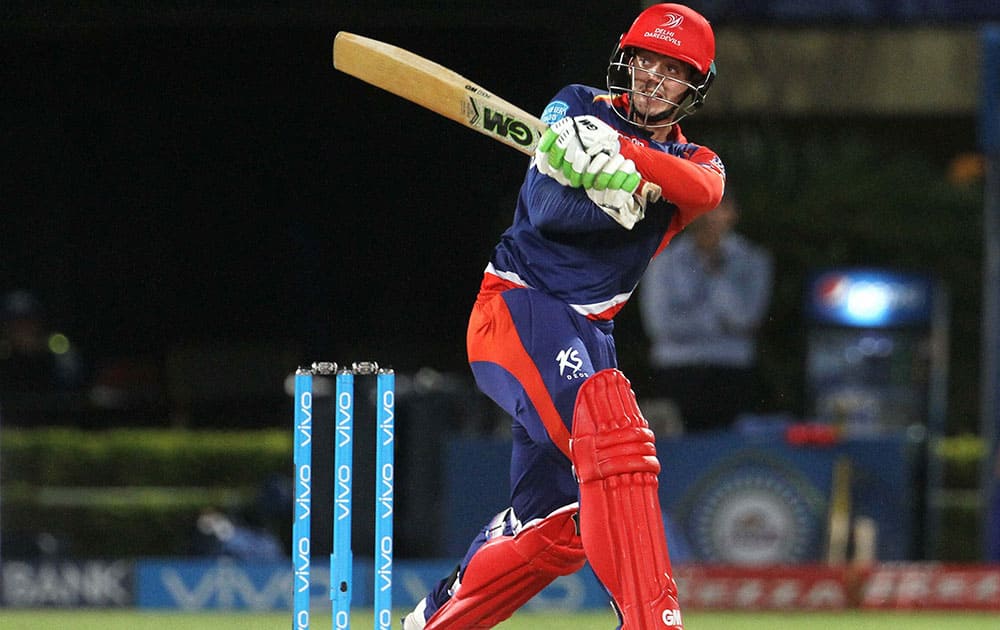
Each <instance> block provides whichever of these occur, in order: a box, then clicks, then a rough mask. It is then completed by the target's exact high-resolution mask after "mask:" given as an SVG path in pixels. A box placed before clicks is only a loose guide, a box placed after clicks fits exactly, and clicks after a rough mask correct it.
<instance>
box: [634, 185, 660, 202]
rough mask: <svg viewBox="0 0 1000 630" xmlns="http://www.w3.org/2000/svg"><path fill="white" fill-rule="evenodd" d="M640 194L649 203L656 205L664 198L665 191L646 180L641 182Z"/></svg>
mask: <svg viewBox="0 0 1000 630" xmlns="http://www.w3.org/2000/svg"><path fill="white" fill-rule="evenodd" d="M638 193H639V195H640V196H641V197H643V198H644V199H645V200H646V202H647V203H656V202H657V201H659V200H660V199H661V198H662V197H663V191H662V190H661V189H660V187H659V185H657V184H654V183H653V182H650V181H647V180H645V179H644V180H642V181H641V182H639V189H638Z"/></svg>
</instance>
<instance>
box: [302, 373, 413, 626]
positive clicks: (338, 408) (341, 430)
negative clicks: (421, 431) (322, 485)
mask: <svg viewBox="0 0 1000 630" xmlns="http://www.w3.org/2000/svg"><path fill="white" fill-rule="evenodd" d="M334 375H335V377H336V395H335V398H334V424H335V426H334V462H333V470H334V480H333V482H334V483H333V495H334V496H333V553H331V554H330V600H331V607H332V612H333V623H332V625H333V628H334V630H348V629H349V628H350V627H351V597H352V588H351V583H352V578H353V571H354V557H353V552H352V550H351V516H352V509H353V504H352V490H353V474H354V377H355V376H375V377H376V380H377V399H376V407H377V410H376V427H375V431H376V439H375V505H374V509H375V545H374V550H373V558H374V576H375V577H374V581H375V584H374V602H373V604H374V614H375V628H378V629H379V630H383V629H384V630H390V628H391V627H392V547H393V532H392V521H393V489H394V453H393V448H394V442H395V420H396V414H395V408H396V401H395V398H396V381H395V374H394V373H393V371H392V370H391V369H387V368H379V366H378V364H377V363H375V362H374V361H362V362H358V363H353V364H352V365H351V367H350V368H348V367H346V366H345V367H342V368H339V369H338V367H337V364H336V363H332V362H316V363H313V364H312V365H311V366H310V367H307V368H303V367H300V368H298V369H297V370H296V371H295V430H294V436H295V441H294V454H293V458H294V466H295V508H294V514H293V522H292V571H293V578H292V583H293V587H292V590H293V604H294V612H293V622H292V628H293V629H294V630H308V629H309V598H310V591H311V586H312V582H311V579H310V563H311V556H310V549H311V547H312V531H311V522H312V521H311V515H312V427H313V424H312V422H313V404H312V403H313V401H312V398H313V376H325V377H329V376H334Z"/></svg>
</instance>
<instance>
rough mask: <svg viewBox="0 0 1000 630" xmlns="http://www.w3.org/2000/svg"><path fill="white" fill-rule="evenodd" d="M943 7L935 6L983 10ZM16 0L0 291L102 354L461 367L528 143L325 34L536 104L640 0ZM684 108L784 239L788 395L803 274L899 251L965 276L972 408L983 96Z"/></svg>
mask: <svg viewBox="0 0 1000 630" xmlns="http://www.w3.org/2000/svg"><path fill="white" fill-rule="evenodd" d="M697 4H698V6H702V5H704V7H703V8H704V10H705V11H706V13H707V14H709V16H710V17H711V18H712V19H713V22H714V23H715V24H716V25H720V26H725V25H726V24H730V23H748V24H753V23H762V24H773V23H775V22H776V21H777V22H780V23H786V24H790V25H791V26H792V27H794V26H795V24H796V20H805V21H807V22H808V21H809V20H817V19H818V20H820V21H823V20H826V21H828V22H829V23H831V24H834V25H836V24H838V23H843V22H861V23H867V22H872V21H874V20H877V19H880V18H886V17H888V18H891V19H895V20H898V21H899V22H900V23H908V22H909V21H911V18H910V17H908V16H901V15H897V14H895V13H893V9H892V8H891V7H890V4H889V3H876V4H878V6H879V7H881V9H879V8H878V7H876V8H874V9H871V11H870V12H868V13H864V14H851V13H849V12H846V13H845V12H841V13H838V12H837V10H836V9H835V8H834V9H830V11H829V12H827V13H825V14H822V13H821V14H820V15H817V16H805V17H803V16H802V15H798V16H796V15H794V14H793V15H787V14H780V15H779V14H778V13H776V11H777V9H775V8H774V7H772V6H771V5H772V4H774V5H778V4H781V3H767V2H761V3H752V6H753V9H750V8H746V7H744V8H740V7H736V6H735V4H739V3H733V4H734V6H729V3H724V2H705V3H697ZM845 4H850V3H845ZM855 4H857V3H855ZM862 4H864V3H862ZM932 4H933V3H932ZM941 4H942V5H946V6H947V10H946V9H941V10H940V11H939V13H938V14H934V12H933V11H931V10H929V11H930V12H929V15H930V16H931V18H940V17H941V15H944V14H946V13H947V11H955V12H956V14H958V15H964V16H967V19H968V18H971V17H975V15H976V13H975V11H976V10H978V9H975V7H973V8H971V9H970V8H969V7H966V6H965V5H964V4H962V3H941ZM609 5H611V6H609ZM12 6H13V8H8V9H5V10H3V11H6V14H5V15H4V17H5V18H7V19H5V20H3V21H2V22H0V60H2V63H0V86H2V94H3V96H2V103H3V104H2V106H0V134H2V136H0V138H2V146H3V153H2V157H0V213H2V216H3V219H2V228H0V291H2V292H6V291H9V290H13V289H18V288H23V289H28V290H30V291H32V292H34V293H35V295H36V296H37V297H38V298H39V299H40V300H41V301H42V303H43V304H44V305H45V306H46V308H47V310H48V315H49V317H50V319H51V320H53V322H54V323H55V325H57V326H58V327H60V328H61V329H63V330H65V331H67V332H68V334H69V335H70V337H71V339H72V340H73V341H74V342H75V343H76V344H77V345H78V347H79V348H80V350H81V352H82V354H83V355H84V356H85V357H86V359H87V360H88V361H89V362H90V364H91V365H92V367H93V370H94V372H95V373H97V372H99V371H100V369H101V368H102V366H107V365H113V364H115V363H116V362H119V361H121V360H122V358H123V357H125V358H130V359H136V358H138V359H139V360H140V361H144V362H146V363H148V364H149V365H153V366H162V365H163V364H164V362H165V361H167V358H168V356H169V355H170V354H171V352H173V351H174V350H175V349H176V348H178V347H190V346H199V345H201V346H205V347H211V346H213V345H218V344H220V343H221V344H226V343H253V344H273V345H277V346H279V347H284V348H287V349H289V350H290V352H292V353H293V354H294V355H295V356H296V358H297V360H299V361H308V360H315V359H320V358H324V359H325V358H333V359H336V360H340V361H351V360H358V359H366V358H376V359H379V360H382V361H383V362H386V363H391V364H392V365H393V366H394V367H396V368H397V369H399V370H402V371H412V370H416V369H417V368H419V367H421V366H425V365H428V366H431V367H433V368H435V369H438V370H443V371H457V372H463V373H464V371H465V351H464V336H465V325H466V317H467V314H468V310H469V307H470V306H471V303H472V300H473V298H474V295H475V291H476V289H477V287H478V283H479V278H480V276H481V272H482V269H483V267H484V266H485V263H486V261H487V258H488V255H489V251H490V248H491V246H492V244H493V243H494V241H495V239H496V238H497V237H498V235H499V233H500V232H501V231H502V229H503V228H504V227H506V225H507V223H508V221H509V217H510V214H511V211H512V208H513V201H514V197H515V195H516V192H517V187H518V186H519V184H520V179H521V173H522V172H523V169H524V168H525V166H526V163H527V160H526V158H525V157H524V156H522V155H521V154H519V153H517V152H515V151H512V150H510V149H509V148H506V147H503V146H501V145H499V144H496V143H494V142H492V141H491V140H489V139H487V138H485V137H483V136H480V135H477V134H475V133H473V132H471V131H469V130H466V129H464V128H462V127H460V126H458V125H457V124H455V123H452V122H450V121H447V120H444V119H442V118H440V117H438V116H436V115H434V114H431V113H429V112H426V111H424V110H422V109H420V108H419V107H417V106H415V105H413V104H411V103H407V102H405V101H403V100H401V99H399V98H397V97H394V96H391V95H388V94H386V93H384V92H381V91H378V90H376V89H374V88H371V87H369V86H367V85H365V84H363V83H361V82H359V81H358V80H356V79H353V78H351V77H347V76H345V75H342V74H340V73H338V72H336V71H335V70H334V69H333V67H332V64H331V45H332V41H333V38H334V36H335V34H336V32H337V31H339V30H349V31H353V32H357V33H360V34H363V35H367V36H370V37H374V38H376V39H382V40H385V41H388V42H391V43H394V44H396V45H399V46H401V47H404V48H408V49H410V50H412V51H414V52H416V53H418V54H421V55H424V56H426V57H429V58H430V59H433V60H436V61H439V62H441V63H443V64H444V65H446V66H448V67H450V68H451V69H453V70H455V71H457V72H459V73H461V74H463V75H465V76H468V77H469V78H470V79H472V80H473V81H475V82H477V83H479V84H481V85H483V86H484V87H486V88H488V89H490V90H491V91H493V92H495V93H497V94H498V95H500V96H502V97H504V98H507V99H508V100H511V101H513V102H515V103H516V104H518V105H520V106H522V107H523V108H524V109H526V110H528V111H533V112H538V111H540V110H541V108H542V107H543V106H544V104H545V103H546V101H547V99H548V98H549V97H550V96H551V95H552V94H553V93H554V92H555V91H556V90H557V89H558V88H559V87H560V86H562V85H563V84H565V83H569V82H582V83H590V84H593V85H601V84H603V80H604V79H603V77H604V71H605V60H606V59H607V56H608V53H609V52H610V50H611V48H612V46H613V45H614V43H615V40H616V38H617V35H618V33H619V32H620V31H621V30H622V29H623V28H624V27H625V26H626V25H627V24H628V23H629V21H630V20H631V19H632V18H633V17H634V16H635V14H636V13H637V12H638V10H639V8H640V7H639V5H638V3H574V4H573V8H572V9H571V10H566V9H565V8H564V5H562V4H557V3H527V2H509V3H504V5H503V6H502V7H500V6H492V5H491V6H488V7H480V6H478V5H473V3H462V2H439V3H436V4H435V6H434V7H433V8H424V9H421V8H417V7H411V6H410V5H409V4H404V3H397V2H375V3H366V5H365V6H364V8H359V7H358V6H356V5H354V4H351V5H348V4H347V3H338V2H334V3H310V2H307V3H298V4H296V5H295V6H294V7H293V8H287V7H282V6H279V5H278V3H261V2H246V3H236V4H235V6H234V5H222V4H219V5H216V4H213V3H185V2H181V3H171V4H170V5H169V7H163V6H155V5H154V6H153V7H152V8H150V7H148V6H147V7H143V8H141V9H136V8H133V7H132V6H131V5H130V4H128V3H120V4H118V3H110V5H102V7H101V8H93V7H84V8H80V7H76V6H71V7H66V6H63V5H60V4H45V3H43V4H40V5H37V4H30V5H25V6H21V5H19V4H17V3H14V5H12ZM748 6H749V5H748ZM831 6H834V7H836V6H838V4H837V3H833V5H831ZM976 6H977V7H978V6H980V5H978V4H976ZM880 10H881V11H884V12H887V13H885V14H882V15H880V14H879V11H880ZM963 11H964V13H962V12H963ZM969 11H973V12H972V13H969ZM793 13H794V12H793ZM921 19H923V20H926V19H928V18H927V15H925V16H923V18H921ZM912 21H916V22H920V21H921V20H920V19H916V18H913V19H912ZM719 80H720V81H723V80H725V76H724V75H722V76H720V79H719ZM831 89H838V90H840V89H849V86H842V85H836V86H831ZM684 128H685V131H686V132H687V134H688V135H689V137H691V138H693V139H695V140H696V141H700V142H703V143H704V144H707V145H709V146H712V147H713V148H716V149H717V150H718V151H719V153H720V154H722V156H723V158H724V159H725V160H726V162H727V165H728V166H729V168H730V173H731V177H733V178H734V181H741V185H740V189H741V191H745V193H746V194H745V200H744V201H745V203H744V206H745V209H746V210H747V212H746V213H745V219H744V223H743V229H744V231H745V232H746V233H748V234H749V235H750V236H752V237H754V238H756V239H758V240H760V241H761V242H763V243H764V244H765V245H767V246H768V247H770V248H772V249H773V250H774V251H775V254H776V260H777V262H778V269H777V271H778V274H779V277H778V286H777V287H776V294H775V305H774V308H773V309H772V315H771V319H770V321H769V323H768V325H767V327H766V330H765V339H764V342H765V343H764V346H763V353H764V356H763V360H764V363H765V365H766V366H767V368H768V370H769V376H768V378H769V381H770V387H771V398H770V400H769V405H770V406H772V407H774V408H777V409H787V410H792V411H798V410H799V409H800V407H801V382H800V376H801V366H802V341H803V336H802V323H801V319H800V317H801V314H800V313H799V309H800V302H801V291H802V288H803V279H804V277H805V275H806V273H808V271H809V270H810V269H811V268H813V267H815V266H825V265H840V264H889V265H893V266H903V267H908V268H917V269H923V270H930V271H933V272H934V273H935V274H938V275H941V276H942V277H943V279H944V280H946V281H947V282H949V284H950V285H951V286H952V289H953V295H954V296H955V299H956V305H955V308H956V318H955V327H956V330H955V335H954V340H955V341H956V342H958V343H960V344H962V347H963V348H966V351H963V352H961V354H960V356H958V357H957V359H956V360H957V361H958V362H959V365H957V366H956V367H955V368H954V369H953V374H954V375H955V377H956V378H958V379H961V381H960V383H959V385H958V386H956V388H957V389H959V390H960V395H961V397H962V398H961V400H956V397H954V396H953V398H952V401H953V402H952V404H954V405H959V411H958V412H956V413H955V414H953V415H954V416H955V417H956V418H957V420H955V422H956V426H958V427H960V428H961V427H965V426H972V425H973V424H974V417H973V416H972V415H971V414H973V413H974V409H975V407H976V404H977V398H976V395H975V389H974V386H975V382H976V376H975V372H974V371H975V369H976V365H975V362H976V353H975V352H974V350H969V349H970V348H972V347H973V346H972V345H971V344H975V343H976V335H977V332H978V324H979V322H978V320H977V319H976V313H977V312H978V300H979V287H978V281H979V273H980V267H979V247H980V244H979V236H978V225H979V221H980V217H979V214H978V211H979V209H980V208H981V194H980V193H981V191H979V190H978V189H975V188H973V189H971V190H967V189H956V188H955V187H954V186H953V185H951V184H949V183H948V181H947V169H948V166H949V164H950V163H951V162H952V160H953V159H954V158H955V157H956V156H957V155H960V154H962V153H963V152H968V151H974V150H975V120H974V118H972V117H971V116H969V117H957V118H949V119H947V120H928V119H925V118H924V119H922V118H919V117H918V118H913V117H910V118H904V117H893V116H885V117H876V118H862V119H853V120H847V119H841V118H838V119H832V118H828V119H809V120H786V119H780V118H778V117H775V116H774V115H773V114H772V113H770V112H760V113H759V114H757V115H754V116H749V117H742V118H740V119H736V118H735V117H725V116H721V115H720V114H719V113H718V112H716V113H714V114H713V112H712V107H711V102H710V103H709V105H708V106H707V107H706V109H705V110H704V111H703V112H701V113H699V114H698V116H696V117H694V118H692V119H690V121H689V122H688V123H686V124H685V125H684ZM876 175H879V176H883V177H890V178H891V177H893V176H896V177H897V179H896V180H895V181H894V182H893V183H891V184H890V185H886V184H885V182H882V183H880V182H879V181H876V180H875V179H874V178H875V176H876ZM858 178H860V179H861V180H862V182H861V183H860V184H859V185H858V186H854V187H851V189H850V190H844V189H843V188H844V187H843V186H838V185H836V183H837V182H843V181H845V179H850V180H851V181H855V180H857V179H858ZM942 207H946V208H948V209H949V210H948V211H946V212H942V211H941V210H942ZM637 310H638V309H637V308H636V307H635V305H632V306H631V307H629V308H627V309H626V310H625V311H624V312H623V314H622V316H621V317H620V320H619V350H620V352H621V354H622V362H623V367H625V368H626V369H628V370H630V373H632V374H635V375H636V376H635V378H636V379H639V380H640V381H641V376H642V370H643V368H644V352H645V339H644V337H643V336H642V333H641V329H640V328H639V322H638V320H637ZM278 360H279V359H277V358H275V361H278ZM279 367H282V366H279ZM285 367H288V368H291V367H294V366H290V365H289V366H285ZM241 369H243V368H242V367H241V366H233V376H234V377H235V378H239V375H240V371H241ZM282 369H284V367H282ZM953 380H954V379H953ZM970 387H971V389H970Z"/></svg>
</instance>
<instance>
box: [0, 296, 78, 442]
mask: <svg viewBox="0 0 1000 630" xmlns="http://www.w3.org/2000/svg"><path fill="white" fill-rule="evenodd" d="M84 384H85V383H84V370H83V365H82V363H81V361H80V357H79V355H78V354H77V351H76V348H75V347H74V346H73V344H72V343H71V342H70V339H69V337H67V336H66V334H65V333H62V332H59V331H57V330H54V329H52V328H51V327H50V326H49V322H48V319H47V316H46V313H45V311H44V309H43V307H42V305H41V303H40V302H39V301H38V299H37V298H36V297H35V296H34V295H32V294H31V293H29V292H27V291H13V292H11V293H8V294H7V295H5V296H4V297H3V302H2V304H0V411H2V413H3V421H4V423H5V424H7V425H11V424H13V425H22V426H24V425H38V424H59V423H62V422H64V421H65V420H67V419H68V418H69V417H70V416H71V415H72V413H73V412H74V411H77V410H78V409H79V408H80V406H81V404H82V402H83V400H84V397H85V392H84V390H83V387H84Z"/></svg>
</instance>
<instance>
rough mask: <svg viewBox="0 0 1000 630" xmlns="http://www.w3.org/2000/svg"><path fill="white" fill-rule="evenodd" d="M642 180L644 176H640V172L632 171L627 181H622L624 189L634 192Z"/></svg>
mask: <svg viewBox="0 0 1000 630" xmlns="http://www.w3.org/2000/svg"><path fill="white" fill-rule="evenodd" d="M641 181H642V178H641V177H639V174H638V173H630V174H629V176H628V177H626V178H625V181H624V182H622V190H627V191H628V192H630V193H634V192H635V189H636V188H638V187H639V182H641Z"/></svg>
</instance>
